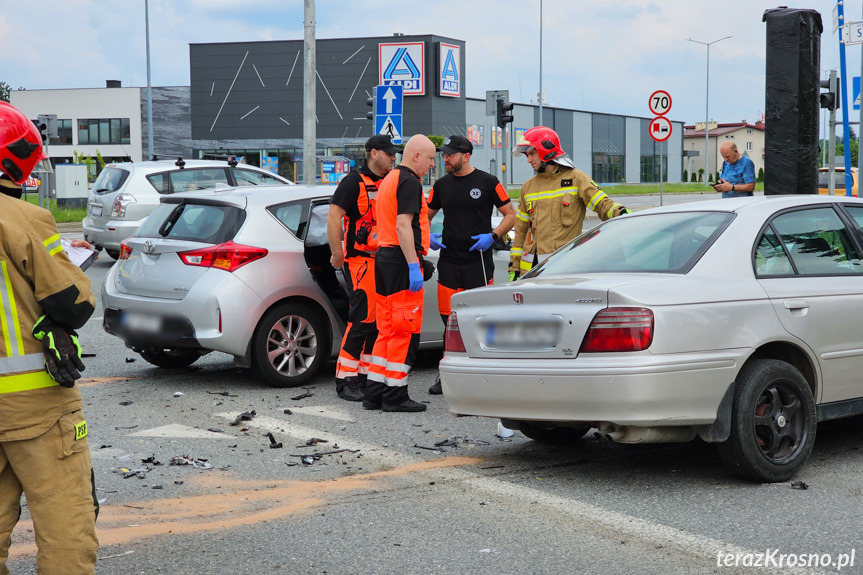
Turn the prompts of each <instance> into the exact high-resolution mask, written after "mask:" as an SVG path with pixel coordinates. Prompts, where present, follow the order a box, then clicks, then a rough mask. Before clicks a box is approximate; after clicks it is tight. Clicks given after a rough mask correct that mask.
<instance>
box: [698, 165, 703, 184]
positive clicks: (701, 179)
mask: <svg viewBox="0 0 863 575" xmlns="http://www.w3.org/2000/svg"><path fill="white" fill-rule="evenodd" d="M698 181H699V182H703V181H704V168H698Z"/></svg>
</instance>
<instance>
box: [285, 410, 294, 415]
mask: <svg viewBox="0 0 863 575" xmlns="http://www.w3.org/2000/svg"><path fill="white" fill-rule="evenodd" d="M293 414H294V412H293V411H291V410H290V409H286V410H285V415H293Z"/></svg>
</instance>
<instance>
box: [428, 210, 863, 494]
mask: <svg viewBox="0 0 863 575" xmlns="http://www.w3.org/2000/svg"><path fill="white" fill-rule="evenodd" d="M861 225H863V201H861V200H858V199H857V198H845V197H835V198H829V197H824V196H820V197H819V196H803V195H796V196H768V197H765V198H740V199H723V200H715V201H708V202H697V203H692V204H686V205H678V206H673V207H665V208H657V209H653V210H647V211H643V212H638V213H636V214H632V215H628V216H624V217H621V218H615V219H613V220H611V221H608V222H605V223H604V224H602V225H600V226H598V227H597V228H594V229H593V230H590V231H588V232H586V233H584V234H582V235H581V236H580V237H578V238H576V239H575V240H573V241H572V242H571V243H569V244H568V245H566V246H564V247H563V248H561V249H560V250H558V251H557V252H556V253H555V254H553V255H552V256H551V257H550V258H549V259H548V260H546V261H545V262H544V263H543V264H542V265H540V266H538V267H537V268H534V269H533V270H531V272H530V273H528V274H527V275H526V276H524V278H523V279H522V280H520V281H517V282H515V283H511V284H508V285H501V286H494V287H489V288H485V289H483V290H480V291H476V292H474V291H468V292H465V293H461V294H458V295H456V296H454V297H453V310H455V313H454V314H453V315H452V316H451V317H450V324H449V326H448V327H447V334H446V352H445V356H444V359H443V360H442V361H441V364H440V371H441V381H442V383H443V390H444V395H445V397H446V399H447V402H448V404H449V409H450V411H451V412H452V413H454V414H457V415H478V416H485V417H494V418H500V419H502V420H503V423H504V425H505V426H506V427H508V428H511V429H520V430H521V431H522V432H523V433H524V434H525V435H527V436H528V437H531V438H533V439H535V440H538V441H549V442H552V441H570V440H575V439H578V438H579V437H581V436H582V435H584V434H585V433H586V432H587V431H588V430H589V429H591V428H595V429H597V430H598V432H599V433H600V434H601V435H603V436H605V437H606V438H609V439H611V440H614V441H617V442H624V443H648V442H684V441H689V440H692V439H694V438H695V437H696V436H698V437H701V438H702V439H703V440H705V441H708V442H715V443H717V445H718V447H719V452H720V454H721V455H722V458H723V460H724V461H725V462H726V464H727V465H728V466H729V467H731V469H732V470H734V471H735V472H736V473H737V474H739V475H741V476H743V477H746V478H749V479H754V480H757V481H783V480H786V479H788V478H790V477H792V476H793V475H794V474H795V473H796V472H797V470H798V469H799V468H800V466H801V465H803V463H804V461H805V460H806V458H807V457H808V456H809V453H810V452H811V450H812V446H813V443H814V441H815V434H816V426H817V423H818V422H819V421H823V420H828V419H835V418H840V417H846V416H849V415H855V414H860V413H863V380H861V378H860V374H861V373H863V329H861V328H860V310H863V233H861Z"/></svg>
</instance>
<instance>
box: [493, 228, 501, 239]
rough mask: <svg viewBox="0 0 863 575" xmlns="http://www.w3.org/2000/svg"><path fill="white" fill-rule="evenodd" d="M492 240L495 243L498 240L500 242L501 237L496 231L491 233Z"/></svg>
mask: <svg viewBox="0 0 863 575" xmlns="http://www.w3.org/2000/svg"><path fill="white" fill-rule="evenodd" d="M491 239H493V240H494V241H497V240H499V239H500V236H499V235H497V233H496V232H495V231H494V230H492V232H491Z"/></svg>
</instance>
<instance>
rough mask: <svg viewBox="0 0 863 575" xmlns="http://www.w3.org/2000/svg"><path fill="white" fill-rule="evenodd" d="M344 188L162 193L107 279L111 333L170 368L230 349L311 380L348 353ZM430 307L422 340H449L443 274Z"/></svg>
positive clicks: (275, 380)
mask: <svg viewBox="0 0 863 575" xmlns="http://www.w3.org/2000/svg"><path fill="white" fill-rule="evenodd" d="M334 189H335V188H333V187H313V188H306V187H305V186H293V187H291V188H290V190H288V189H286V188H284V187H280V186H275V187H266V188H254V189H251V188H232V189H216V190H208V191H204V192H194V193H192V192H189V193H184V194H174V195H170V196H164V197H162V198H161V203H160V204H159V206H158V207H157V208H156V209H155V210H154V211H153V213H152V214H151V215H150V217H149V218H148V219H147V220H146V222H145V223H144V225H143V226H141V229H140V230H139V231H138V235H137V236H134V237H131V238H128V239H127V240H125V241H124V242H123V245H122V247H121V254H120V256H119V257H120V259H119V261H118V262H117V263H116V264H115V265H114V267H113V268H111V270H110V271H109V273H108V276H107V277H106V280H105V283H104V285H103V287H102V302H103V304H104V309H105V313H104V319H103V326H104V328H105V330H106V331H108V332H109V333H111V334H114V335H116V336H118V337H120V338H122V339H123V340H124V341H125V343H126V345H127V346H128V347H130V348H132V349H133V350H135V351H136V352H138V353H140V354H141V356H142V357H143V358H144V359H145V360H147V361H148V362H150V363H152V364H154V365H157V366H160V367H168V368H169V367H183V366H187V365H190V364H191V363H193V362H194V361H195V360H197V359H198V358H199V357H200V356H201V355H203V354H205V353H207V352H210V351H219V352H224V353H228V354H231V355H233V356H234V358H235V361H236V363H237V365H239V366H243V367H251V368H252V370H253V372H254V373H255V375H256V377H258V378H259V379H261V380H262V381H264V382H266V383H268V384H269V385H272V386H275V387H289V386H296V385H300V384H302V383H304V382H305V381H307V380H308V379H310V378H311V377H313V376H314V375H315V374H316V372H317V371H318V370H319V369H320V367H321V366H322V364H323V363H324V362H325V361H326V360H327V359H328V358H330V357H333V356H335V355H336V354H337V353H338V346H339V344H340V343H341V339H342V334H343V332H344V329H345V318H346V316H347V307H348V298H347V293H346V291H345V289H344V288H343V285H342V282H343V279H342V278H341V274H338V275H337V274H336V272H335V270H333V268H332V266H331V265H330V261H329V260H330V248H329V245H328V243H327V237H326V225H327V224H326V220H327V212H328V211H329V199H330V196H331V195H332V193H333V191H334ZM286 192H290V193H286ZM495 258H496V264H497V265H496V266H495V268H496V269H495V271H496V273H495V279H496V280H497V281H498V282H501V281H502V282H506V276H507V265H506V264H507V262H508V259H509V253H508V251H506V250H500V251H498V252H496V254H495ZM429 259H430V260H431V261H433V262H434V261H435V260H436V256H434V255H433V256H432V257H430V258H429ZM425 309H426V310H427V312H426V313H425V314H424V317H423V326H422V335H421V343H420V345H421V347H423V348H428V347H440V346H441V345H442V344H443V328H444V326H443V323H442V322H441V320H440V316H439V315H438V314H437V313H436V312H437V290H436V282H435V281H431V280H430V281H428V282H427V283H426V284H425Z"/></svg>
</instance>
